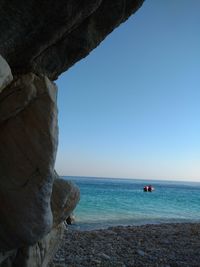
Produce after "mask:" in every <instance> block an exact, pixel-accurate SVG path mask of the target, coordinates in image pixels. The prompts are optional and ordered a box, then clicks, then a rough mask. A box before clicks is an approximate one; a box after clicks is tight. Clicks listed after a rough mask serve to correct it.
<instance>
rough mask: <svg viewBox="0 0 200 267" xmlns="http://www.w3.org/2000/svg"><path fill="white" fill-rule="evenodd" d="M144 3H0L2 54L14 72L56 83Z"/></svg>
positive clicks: (72, 0) (36, 0)
mask: <svg viewBox="0 0 200 267" xmlns="http://www.w3.org/2000/svg"><path fill="white" fill-rule="evenodd" d="M143 2H144V0H115V1H111V0H84V1H80V0H58V1H55V0H48V1H47V0H29V1H26V0H18V1H7V0H0V40H1V42H0V53H1V54H2V56H3V57H4V58H5V59H6V60H7V62H8V63H9V65H10V66H11V69H12V71H13V73H25V72H31V71H32V72H35V73H39V74H45V75H46V76H48V77H49V78H50V79H51V80H54V79H56V78H57V77H58V75H59V74H60V73H62V72H63V71H65V70H67V69H68V68H69V67H70V66H72V65H73V64H74V63H75V62H77V61H78V60H80V59H81V58H83V57H85V56H87V55H88V54H89V52H90V51H91V50H92V49H94V48H95V47H96V46H98V44H99V43H100V42H101V41H102V40H103V39H104V38H105V37H106V36H107V35H108V34H109V33H110V32H111V31H112V30H113V29H114V28H116V27H117V26H119V24H120V23H122V22H123V21H125V20H126V19H127V18H128V17H129V16H130V15H131V14H132V13H134V12H135V11H136V10H137V9H138V8H139V7H140V6H141V5H142V3H143Z"/></svg>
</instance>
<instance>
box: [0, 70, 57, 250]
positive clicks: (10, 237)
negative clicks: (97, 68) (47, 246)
mask: <svg viewBox="0 0 200 267" xmlns="http://www.w3.org/2000/svg"><path fill="white" fill-rule="evenodd" d="M56 96H57V88H56V86H55V85H54V84H53V83H52V82H50V81H49V80H48V78H46V77H38V76H36V75H35V74H32V73H30V74H27V75H22V76H18V77H16V78H15V80H14V81H13V82H12V84H11V85H10V86H9V87H7V88H6V90H4V91H3V92H2V93H1V94H0V103H1V104H0V140H1V145H0V162H1V164H0V174H1V179H0V214H1V216H0V251H2V250H11V249H14V248H18V247H21V246H25V245H32V244H34V243H36V242H37V241H38V240H39V239H41V238H42V237H43V236H44V235H46V234H47V233H48V232H49V231H50V230H51V227H52V213H51V207H50V197H51V192H52V184H53V179H54V163H55V156H56V150H57V143H58V139H57V138H58V134H57V133H58V127H57V107H56Z"/></svg>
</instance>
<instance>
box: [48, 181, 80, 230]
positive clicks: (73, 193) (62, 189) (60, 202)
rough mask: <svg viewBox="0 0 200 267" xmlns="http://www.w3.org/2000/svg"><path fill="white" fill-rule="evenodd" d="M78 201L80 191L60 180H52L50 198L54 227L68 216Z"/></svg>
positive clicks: (67, 182)
mask: <svg viewBox="0 0 200 267" xmlns="http://www.w3.org/2000/svg"><path fill="white" fill-rule="evenodd" d="M79 199H80V191H79V189H78V187H77V186H76V185H75V184H73V183H72V182H70V181H66V180H64V179H61V178H57V179H55V180H54V183H53V190H52V197H51V208H52V212H53V222H54V226H56V225H58V224H60V223H61V222H63V221H65V220H66V219H67V218H68V217H69V216H70V214H71V213H72V211H73V210H74V208H75V207H76V205H77V203H78V201H79Z"/></svg>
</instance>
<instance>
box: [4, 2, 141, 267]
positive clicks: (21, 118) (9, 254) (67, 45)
mask: <svg viewBox="0 0 200 267" xmlns="http://www.w3.org/2000/svg"><path fill="white" fill-rule="evenodd" d="M142 3H143V0H116V1H110V0H93V1H91V0H84V1H80V0H73V1H72V0H58V1H54V0H48V1H47V0H28V1H27V0H18V1H15V0H13V1H7V0H0V266H7V267H8V266H20V267H22V266H27V267H34V266H37V267H39V266H47V264H48V260H49V258H50V254H52V253H53V251H54V250H55V248H56V247H57V243H58V240H59V238H60V236H61V235H62V221H63V220H65V219H66V217H68V216H69V215H70V213H71V212H72V210H73V209H74V208H75V206H76V204H77V203H78V201H79V197H80V196H79V190H78V188H77V187H76V186H75V185H74V184H72V183H70V182H67V181H64V180H62V179H60V178H59V177H58V176H57V174H56V173H55V171H54V164H55V157H56V151H57V144H58V125H57V103H56V98H57V88H56V86H55V84H54V83H53V80H55V79H57V77H58V76H59V74H61V73H62V72H64V71H66V70H67V69H68V68H70V67H71V66H72V65H73V64H75V63H76V62H77V61H79V60H80V59H82V58H83V57H85V56H87V55H88V54H89V53H90V51H91V50H92V49H94V48H95V47H96V46H98V44H99V43H100V42H101V41H102V40H103V39H104V38H105V37H106V36H107V35H108V34H109V33H110V32H112V30H113V29H114V28H115V27H117V26H118V25H119V24H120V23H122V22H124V21H125V20H126V19H127V18H128V17H129V16H130V15H131V14H132V13H134V12H135V11H136V10H137V9H138V8H139V7H140V6H141V5H142Z"/></svg>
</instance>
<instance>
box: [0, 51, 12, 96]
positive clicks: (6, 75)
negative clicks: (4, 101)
mask: <svg viewBox="0 0 200 267" xmlns="http://www.w3.org/2000/svg"><path fill="white" fill-rule="evenodd" d="M12 80H13V76H12V73H11V69H10V67H9V65H8V63H7V62H6V61H5V59H4V58H3V57H2V56H1V55H0V93H1V92H2V91H3V89H4V88H5V87H6V86H7V85H8V84H10V83H11V82H12Z"/></svg>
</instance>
